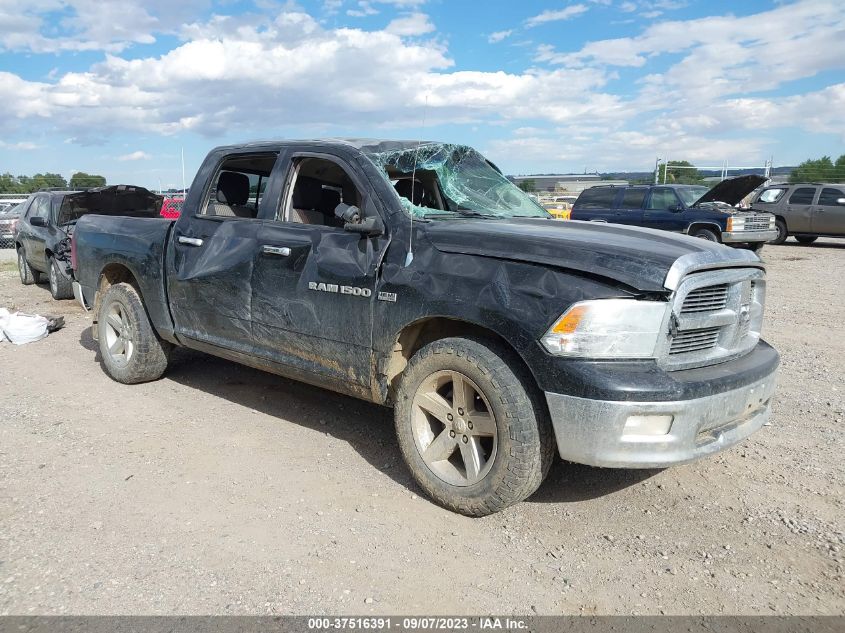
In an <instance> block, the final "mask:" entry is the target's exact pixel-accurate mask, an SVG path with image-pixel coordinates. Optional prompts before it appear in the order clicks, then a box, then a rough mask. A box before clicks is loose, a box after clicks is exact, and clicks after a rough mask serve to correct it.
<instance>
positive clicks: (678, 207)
mask: <svg viewBox="0 0 845 633" xmlns="http://www.w3.org/2000/svg"><path fill="white" fill-rule="evenodd" d="M669 210H670V211H671V212H672V213H680V212H681V211H683V210H684V208H683V207H682V206H681V205H679V204H673V205H672V206H671V207H669Z"/></svg>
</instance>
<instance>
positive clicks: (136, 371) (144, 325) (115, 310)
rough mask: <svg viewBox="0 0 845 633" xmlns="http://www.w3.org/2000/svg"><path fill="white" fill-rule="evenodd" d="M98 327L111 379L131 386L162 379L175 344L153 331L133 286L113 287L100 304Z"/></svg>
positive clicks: (99, 339)
mask: <svg viewBox="0 0 845 633" xmlns="http://www.w3.org/2000/svg"><path fill="white" fill-rule="evenodd" d="M97 328H98V336H97V339H98V342H99V344H100V355H101V356H102V359H103V366H104V367H105V369H106V373H107V374H108V375H109V376H111V377H112V378H114V379H115V380H116V381H118V382H122V383H125V384H127V385H132V384H136V383H139V382H149V381H151V380H158V379H159V378H161V375H162V374H163V373H164V371H165V370H166V369H167V361H168V357H169V355H170V349H171V345H170V343H168V342H166V341H162V340H161V339H160V338H159V337H158V335H157V334H156V333H155V331H154V330H153V327H152V325H151V324H150V320H149V318H147V312H146V310H144V304H143V303H142V302H141V297H140V296H139V294H138V291H137V290H136V289H135V288H134V287H133V286H131V285H130V284H127V283H120V284H115V285H113V286H109V288H108V290H106V293H105V295H104V296H103V299H102V301H101V302H100V311H99V314H98V315H97Z"/></svg>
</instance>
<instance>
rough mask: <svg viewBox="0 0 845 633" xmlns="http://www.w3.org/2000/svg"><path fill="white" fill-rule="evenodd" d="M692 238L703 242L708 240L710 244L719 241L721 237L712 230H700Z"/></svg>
mask: <svg viewBox="0 0 845 633" xmlns="http://www.w3.org/2000/svg"><path fill="white" fill-rule="evenodd" d="M692 236H693V237H697V238H699V239H702V240H707V241H708V242H718V241H719V236H718V235H716V233H714V232H713V231H711V230H710V229H698V230H696V231H695V232H694V233H693V234H692Z"/></svg>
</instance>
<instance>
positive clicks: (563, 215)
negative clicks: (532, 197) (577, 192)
mask: <svg viewBox="0 0 845 633" xmlns="http://www.w3.org/2000/svg"><path fill="white" fill-rule="evenodd" d="M577 199H578V196H557V197H556V198H555V199H554V200H550V201H545V202H543V203H542V204H543V208H544V209H545V210H546V211H548V212H549V213H550V214H551V215H552V217H553V218H554V219H555V220H568V219H569V217H570V215H571V214H572V205H573V204H575V200H577Z"/></svg>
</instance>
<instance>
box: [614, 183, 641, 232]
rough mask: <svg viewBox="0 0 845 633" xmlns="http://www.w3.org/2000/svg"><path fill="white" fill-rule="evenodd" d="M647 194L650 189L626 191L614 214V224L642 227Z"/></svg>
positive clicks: (631, 188) (636, 188)
mask: <svg viewBox="0 0 845 633" xmlns="http://www.w3.org/2000/svg"><path fill="white" fill-rule="evenodd" d="M647 194H648V189H647V188H646V187H630V188H628V189H625V190H624V193H623V194H622V199H621V200H620V201H619V205H618V207H617V209H616V212H615V214H614V217H615V219H614V222H616V223H617V224H631V225H633V226H642V223H643V203H644V202H645V199H646V195H647Z"/></svg>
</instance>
